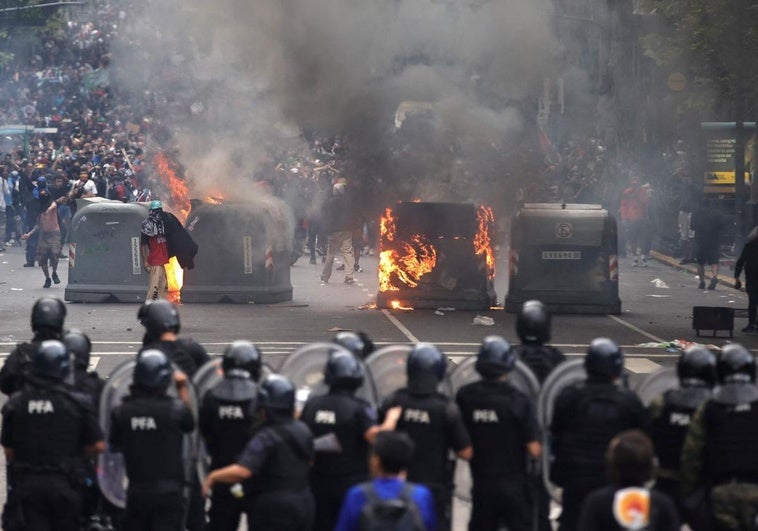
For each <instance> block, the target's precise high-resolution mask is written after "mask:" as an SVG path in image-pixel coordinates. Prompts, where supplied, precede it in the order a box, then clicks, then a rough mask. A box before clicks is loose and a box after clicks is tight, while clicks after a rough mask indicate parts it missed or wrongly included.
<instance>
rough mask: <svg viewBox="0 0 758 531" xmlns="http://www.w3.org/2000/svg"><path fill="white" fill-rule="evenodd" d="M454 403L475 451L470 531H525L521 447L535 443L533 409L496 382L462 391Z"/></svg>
mask: <svg viewBox="0 0 758 531" xmlns="http://www.w3.org/2000/svg"><path fill="white" fill-rule="evenodd" d="M456 401H457V402H458V406H459V407H460V408H461V413H462V414H463V421H464V422H465V424H466V428H467V429H468V432H469V434H470V435H471V440H472V441H473V448H474V456H473V458H472V459H471V475H472V478H473V480H474V486H473V491H472V508H471V520H470V521H469V529H470V530H471V531H479V530H482V531H486V530H493V531H497V529H499V527H500V523H501V521H504V522H505V523H506V525H507V527H508V530H509V531H521V530H523V531H528V530H530V529H531V525H530V523H531V520H532V517H531V513H530V507H531V500H530V499H529V498H528V491H527V489H526V488H525V485H526V484H527V483H528V481H529V478H528V477H527V459H528V456H527V452H526V445H527V444H528V443H529V442H532V441H538V440H539V439H540V432H539V426H538V425H537V418H536V415H535V412H534V404H532V402H531V401H530V400H529V398H528V397H527V396H526V395H525V394H524V393H522V392H520V391H518V390H517V389H515V388H514V387H513V386H512V385H510V384H509V383H507V382H504V381H497V380H481V381H478V382H474V383H470V384H468V385H466V386H464V387H462V388H461V389H460V391H458V395H457V396H456Z"/></svg>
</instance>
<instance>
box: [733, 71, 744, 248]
mask: <svg viewBox="0 0 758 531" xmlns="http://www.w3.org/2000/svg"><path fill="white" fill-rule="evenodd" d="M736 88H737V91H736V92H737V93H736V95H735V96H736V102H735V111H736V112H735V114H736V115H737V116H736V118H737V120H736V122H737V123H736V124H735V128H734V215H735V220H734V222H735V232H734V249H735V252H739V250H740V249H742V245H743V244H744V243H745V124H744V120H745V94H744V91H743V83H742V81H741V80H738V81H737V87H736Z"/></svg>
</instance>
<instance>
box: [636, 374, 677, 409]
mask: <svg viewBox="0 0 758 531" xmlns="http://www.w3.org/2000/svg"><path fill="white" fill-rule="evenodd" d="M678 388H679V377H678V376H677V375H676V368H675V367H663V368H661V369H658V370H657V371H655V372H652V373H650V374H648V375H647V376H646V377H645V378H644V379H643V380H642V381H641V382H640V383H639V384H638V385H637V388H636V389H635V392H636V393H637V396H639V397H640V400H642V403H643V404H645V407H647V406H649V405H650V403H651V402H652V401H653V400H655V399H656V398H658V397H659V396H661V395H662V394H663V393H665V392H666V391H670V390H672V389H678Z"/></svg>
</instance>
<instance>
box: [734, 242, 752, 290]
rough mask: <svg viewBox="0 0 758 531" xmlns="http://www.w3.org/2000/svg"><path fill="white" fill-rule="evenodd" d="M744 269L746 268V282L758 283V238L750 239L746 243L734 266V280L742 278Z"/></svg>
mask: <svg viewBox="0 0 758 531" xmlns="http://www.w3.org/2000/svg"><path fill="white" fill-rule="evenodd" d="M742 268H745V281H746V282H750V281H755V282H758V238H752V239H748V241H747V243H745V247H743V248H742V252H741V253H740V257H739V258H738V259H737V263H736V264H734V278H738V277H739V276H740V273H742ZM748 279H749V280H748Z"/></svg>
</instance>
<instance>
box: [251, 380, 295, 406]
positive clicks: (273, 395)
mask: <svg viewBox="0 0 758 531" xmlns="http://www.w3.org/2000/svg"><path fill="white" fill-rule="evenodd" d="M258 403H259V404H260V405H261V407H262V408H263V410H264V411H265V412H266V414H267V415H270V416H274V417H276V416H279V417H291V416H292V414H293V412H294V411H295V386H294V384H293V383H292V381H291V380H290V379H289V378H287V377H286V376H282V375H280V374H270V375H268V376H266V378H265V379H264V380H263V382H262V383H261V385H260V388H259V389H258Z"/></svg>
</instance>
